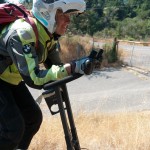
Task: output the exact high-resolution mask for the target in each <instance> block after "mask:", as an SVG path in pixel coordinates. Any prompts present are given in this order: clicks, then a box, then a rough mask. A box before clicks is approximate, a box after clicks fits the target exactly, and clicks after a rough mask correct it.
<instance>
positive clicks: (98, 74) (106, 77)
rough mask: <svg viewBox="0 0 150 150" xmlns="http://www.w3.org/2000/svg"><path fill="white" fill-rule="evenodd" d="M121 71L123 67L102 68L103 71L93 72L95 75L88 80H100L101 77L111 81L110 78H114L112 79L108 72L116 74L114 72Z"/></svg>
mask: <svg viewBox="0 0 150 150" xmlns="http://www.w3.org/2000/svg"><path fill="white" fill-rule="evenodd" d="M120 70H121V67H118V68H113V67H110V68H102V69H101V70H96V71H93V73H92V74H91V75H89V76H87V78H88V79H89V80H90V79H92V78H99V77H103V78H105V79H109V78H112V77H111V76H109V75H108V72H114V71H120ZM105 72H107V73H105Z"/></svg>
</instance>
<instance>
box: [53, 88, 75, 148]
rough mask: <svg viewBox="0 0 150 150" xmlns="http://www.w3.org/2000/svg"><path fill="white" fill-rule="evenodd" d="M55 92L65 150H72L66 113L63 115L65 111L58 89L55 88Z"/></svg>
mask: <svg viewBox="0 0 150 150" xmlns="http://www.w3.org/2000/svg"><path fill="white" fill-rule="evenodd" d="M55 92H56V95H57V97H58V107H59V111H60V116H61V121H62V125H63V129H64V134H65V140H66V144H67V150H74V148H73V144H72V137H71V135H70V130H69V126H68V122H67V118H66V113H65V109H64V105H63V99H62V95H61V91H60V87H56V88H55Z"/></svg>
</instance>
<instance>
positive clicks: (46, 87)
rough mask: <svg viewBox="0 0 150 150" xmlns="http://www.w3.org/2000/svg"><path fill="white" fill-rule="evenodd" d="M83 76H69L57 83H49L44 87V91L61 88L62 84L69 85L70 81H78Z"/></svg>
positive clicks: (77, 74)
mask: <svg viewBox="0 0 150 150" xmlns="http://www.w3.org/2000/svg"><path fill="white" fill-rule="evenodd" d="M81 76H82V74H79V73H76V74H73V75H71V76H68V77H65V78H63V79H62V80H57V81H54V82H51V83H47V84H45V85H44V86H43V89H44V90H48V89H50V88H54V87H56V86H60V85H62V84H65V83H68V82H70V81H73V80H75V79H78V78H80V77H81Z"/></svg>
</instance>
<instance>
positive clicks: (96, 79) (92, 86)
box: [30, 68, 150, 113]
mask: <svg viewBox="0 0 150 150" xmlns="http://www.w3.org/2000/svg"><path fill="white" fill-rule="evenodd" d="M67 88H68V93H69V97H70V102H71V106H72V109H73V112H79V111H84V112H93V111H94V112H95V111H98V112H102V113H113V112H124V111H125V112H126V111H143V110H149V109H150V77H148V76H145V75H143V74H139V73H137V72H135V71H132V70H129V69H126V68H118V69H116V68H105V69H104V70H101V71H97V72H94V73H93V74H92V75H90V76H82V77H81V78H79V79H77V80H74V81H72V82H69V83H67ZM30 90H31V92H32V93H33V96H34V97H35V98H36V97H38V96H39V94H40V93H41V91H37V90H33V89H30ZM40 106H41V108H42V111H43V112H44V113H47V112H49V110H48V108H47V106H46V104H45V101H44V100H42V103H41V105H40Z"/></svg>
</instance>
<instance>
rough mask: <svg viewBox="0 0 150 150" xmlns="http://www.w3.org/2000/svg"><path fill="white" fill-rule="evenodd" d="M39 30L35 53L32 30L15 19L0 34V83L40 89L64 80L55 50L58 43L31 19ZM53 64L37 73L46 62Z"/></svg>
mask: <svg viewBox="0 0 150 150" xmlns="http://www.w3.org/2000/svg"><path fill="white" fill-rule="evenodd" d="M34 22H35V24H36V26H37V29H38V38H39V39H38V49H36V48H35V47H36V46H35V43H36V36H35V33H34V31H33V28H32V26H31V25H30V24H29V23H27V22H26V21H25V20H24V19H18V20H16V21H15V22H13V23H11V24H10V25H7V26H5V28H4V29H3V30H2V32H1V34H0V79H2V80H4V81H6V82H8V83H11V84H14V85H18V84H19V83H20V82H21V81H22V80H24V81H25V82H26V83H27V84H28V85H29V86H30V87H33V88H41V86H42V85H43V84H45V83H47V82H49V81H54V80H58V79H62V78H64V77H66V76H67V75H68V74H67V71H66V69H65V68H64V67H63V65H60V64H61V61H60V58H59V54H58V51H57V49H56V45H57V39H55V37H54V36H52V37H50V36H49V35H48V33H47V32H46V30H45V28H44V27H43V26H42V25H41V23H40V22H38V21H37V20H36V19H34ZM47 60H48V61H49V62H51V63H52V66H51V67H50V68H48V69H40V68H39V64H40V63H43V62H45V61H47Z"/></svg>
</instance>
